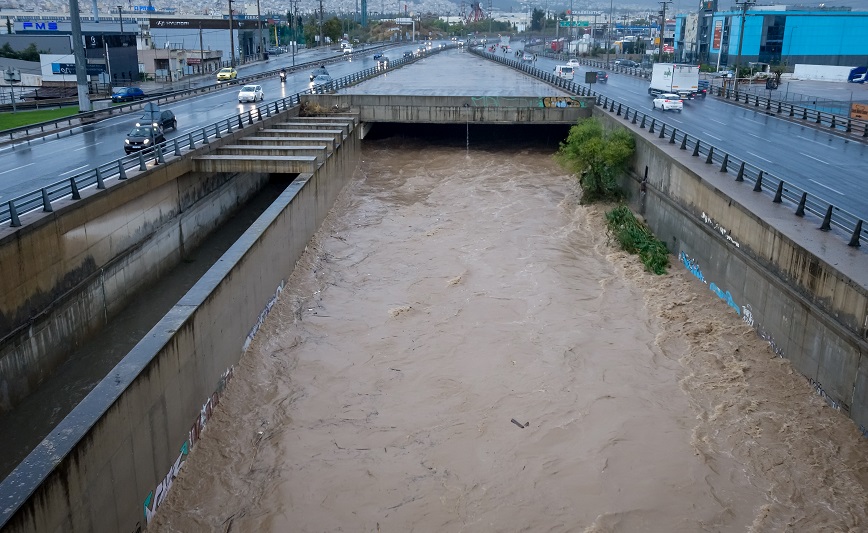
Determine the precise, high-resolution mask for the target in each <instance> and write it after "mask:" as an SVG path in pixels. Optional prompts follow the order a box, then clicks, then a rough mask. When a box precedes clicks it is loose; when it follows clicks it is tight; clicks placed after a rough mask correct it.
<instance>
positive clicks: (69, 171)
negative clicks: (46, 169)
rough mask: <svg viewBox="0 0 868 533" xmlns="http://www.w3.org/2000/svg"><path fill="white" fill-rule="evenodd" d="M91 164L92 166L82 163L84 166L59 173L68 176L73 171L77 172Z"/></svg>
mask: <svg viewBox="0 0 868 533" xmlns="http://www.w3.org/2000/svg"><path fill="white" fill-rule="evenodd" d="M89 166H90V165H82V166H80V167H75V168H74V169H72V170H67V171H66V172H63V173H61V174H58V175H59V176H66V175H67V174H72V173H73V172H75V171H76V170H81V169H83V168H87V167H89Z"/></svg>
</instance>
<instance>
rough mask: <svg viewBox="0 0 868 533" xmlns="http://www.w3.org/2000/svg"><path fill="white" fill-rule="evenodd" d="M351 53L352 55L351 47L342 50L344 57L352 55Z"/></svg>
mask: <svg viewBox="0 0 868 533" xmlns="http://www.w3.org/2000/svg"><path fill="white" fill-rule="evenodd" d="M352 53H353V47H352V46H347V47H346V48H344V50H343V54H344V55H350V54H352Z"/></svg>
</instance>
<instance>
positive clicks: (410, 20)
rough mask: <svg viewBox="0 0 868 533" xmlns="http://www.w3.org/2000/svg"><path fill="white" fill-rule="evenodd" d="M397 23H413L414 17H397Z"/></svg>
mask: <svg viewBox="0 0 868 533" xmlns="http://www.w3.org/2000/svg"><path fill="white" fill-rule="evenodd" d="M395 24H413V19H411V18H400V19H395Z"/></svg>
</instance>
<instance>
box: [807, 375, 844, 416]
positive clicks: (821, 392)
mask: <svg viewBox="0 0 868 533" xmlns="http://www.w3.org/2000/svg"><path fill="white" fill-rule="evenodd" d="M808 383H809V384H810V385H811V388H812V389H814V392H816V393H817V396H819V397H820V398H822V399H824V400H826V403H827V404H829V406H830V407H831V408H832V409H834V410H836V411H840V410H841V409H842V408H843V409H844V410H845V411H849V410H850V408H849V406H846V405H844V404H842V403H840V402H838V401H836V400H835V399H833V398H832V397H831V396H829V395H828V394H826V391H825V390H824V389H823V386H822V385H820V382H819V381H817V380H815V379H814V378H808Z"/></svg>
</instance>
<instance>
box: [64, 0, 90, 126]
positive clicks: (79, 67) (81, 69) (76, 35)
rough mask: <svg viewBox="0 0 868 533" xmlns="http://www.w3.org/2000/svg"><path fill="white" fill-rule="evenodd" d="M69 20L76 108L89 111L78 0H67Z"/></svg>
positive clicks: (85, 63) (85, 60)
mask: <svg viewBox="0 0 868 533" xmlns="http://www.w3.org/2000/svg"><path fill="white" fill-rule="evenodd" d="M69 21H70V24H71V25H72V53H73V56H74V57H75V83H76V85H77V86H78V110H79V111H80V112H82V113H84V112H86V111H90V98H88V93H87V59H86V58H85V57H84V43H83V42H82V40H81V14H80V13H79V11H78V0H69Z"/></svg>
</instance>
